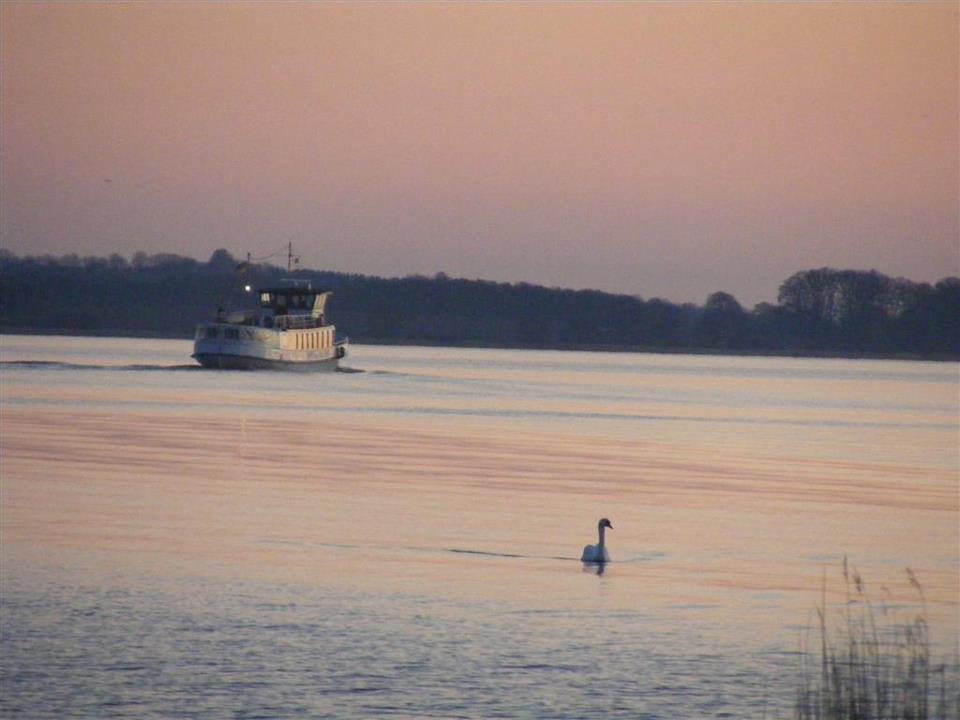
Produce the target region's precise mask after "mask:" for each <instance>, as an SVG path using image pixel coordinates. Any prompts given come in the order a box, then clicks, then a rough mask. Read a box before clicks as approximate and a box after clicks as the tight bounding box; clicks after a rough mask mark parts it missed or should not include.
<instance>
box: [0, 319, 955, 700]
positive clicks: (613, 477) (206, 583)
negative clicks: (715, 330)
mask: <svg viewBox="0 0 960 720" xmlns="http://www.w3.org/2000/svg"><path fill="white" fill-rule="evenodd" d="M190 350H191V345H190V343H189V342H183V341H157V340H128V339H102V338H100V339H92V338H43V337H11V336H4V337H2V338H0V360H2V365H0V392H2V395H0V422H2V426H0V451H2V455H0V457H2V467H0V472H2V485H0V488H2V616H0V622H2V637H0V639H2V653H0V682H2V685H0V689H2V692H0V716H3V717H29V718H43V717H50V718H61V717H98V718H99V717H131V718H147V717H157V718H161V717H163V718H168V717H190V718H253V717H270V718H277V717H378V716H399V717H471V718H473V717H477V718H480V717H549V718H588V717H625V718H626V717H630V718H700V717H703V718H709V717H737V718H741V717H742V718H750V717H756V718H763V717H789V715H790V703H791V700H792V696H793V692H794V684H793V679H792V678H793V677H794V676H795V674H796V668H797V657H796V652H797V649H798V647H799V646H800V645H801V643H802V642H803V638H804V636H805V628H806V627H807V626H808V623H809V622H810V621H811V616H812V613H813V612H814V609H815V608H816V607H817V606H818V604H819V603H820V601H821V593H822V591H823V585H824V577H826V595H827V599H828V603H830V604H831V605H833V604H840V603H842V602H843V600H844V597H845V595H844V587H843V579H842V577H841V575H840V567H841V563H842V559H843V557H844V556H847V557H848V558H849V560H850V562H851V563H853V564H854V565H855V566H856V567H857V568H858V569H859V570H860V572H861V573H862V575H863V577H864V579H865V580H866V582H867V588H868V591H869V592H870V593H871V596H872V597H873V598H874V600H875V601H876V602H877V604H878V605H879V604H882V605H884V606H885V607H886V608H888V612H889V613H891V614H904V615H905V616H907V617H910V616H911V613H915V612H916V611H917V610H918V608H919V598H918V597H917V594H916V592H915V591H914V589H913V588H912V587H911V586H910V583H909V582H908V579H907V577H906V573H905V569H906V568H907V567H910V568H912V569H913V571H915V572H916V574H917V576H918V577H919V579H920V581H921V582H922V583H923V589H924V593H925V596H926V603H927V614H928V616H929V619H930V623H931V632H932V635H933V636H934V637H935V638H936V639H937V643H938V646H939V647H940V648H943V649H944V650H945V651H947V652H948V651H949V650H950V649H951V648H954V647H956V638H957V635H958V628H960V621H958V594H960V580H958V562H960V560H958V547H960V530H958V522H960V507H958V457H960V448H958V415H960V408H958V366H957V365H956V364H933V363H911V362H886V361H884V362H879V361H849V360H812V359H802V360H801V359H782V358H724V357H689V356H661V355H631V354H591V353H555V352H522V351H493V350H454V349H443V348H429V349H428V348H393V347H364V346H357V347H354V348H353V352H352V354H351V355H350V357H349V359H348V362H347V364H348V365H349V366H351V367H352V368H355V369H359V370H363V372H357V373H336V374H328V375H315V376H299V375H285V374H277V373H240V372H218V371H206V370H200V369H198V368H196V367H194V366H193V365H192V363H191V361H190V358H189V354H190ZM602 516H607V517H609V518H610V519H611V520H612V521H613V525H614V528H615V529H614V530H613V531H612V532H610V533H609V534H608V543H609V545H610V551H611V554H612V556H613V559H614V562H613V563H611V564H609V565H608V566H607V567H606V568H605V571H604V572H603V574H602V575H598V574H596V572H595V571H594V569H592V568H585V567H584V566H582V565H581V563H580V562H579V561H578V558H579V555H580V551H581V549H582V547H583V545H585V544H586V543H588V542H596V539H595V537H596V522H597V519H598V518H600V517H602Z"/></svg>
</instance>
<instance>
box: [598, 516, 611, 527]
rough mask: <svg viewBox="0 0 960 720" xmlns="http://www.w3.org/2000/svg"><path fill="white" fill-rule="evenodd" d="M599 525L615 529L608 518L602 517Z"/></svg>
mask: <svg viewBox="0 0 960 720" xmlns="http://www.w3.org/2000/svg"><path fill="white" fill-rule="evenodd" d="M597 527H602V528H610V529H611V530H613V525H611V524H610V521H609V520H607V519H606V518H601V520H600V522H599V523H597Z"/></svg>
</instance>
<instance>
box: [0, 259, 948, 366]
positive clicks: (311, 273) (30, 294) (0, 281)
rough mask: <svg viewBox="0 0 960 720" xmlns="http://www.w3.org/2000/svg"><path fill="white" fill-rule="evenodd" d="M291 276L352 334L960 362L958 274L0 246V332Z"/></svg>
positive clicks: (120, 315)
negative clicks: (569, 273) (655, 288)
mask: <svg viewBox="0 0 960 720" xmlns="http://www.w3.org/2000/svg"><path fill="white" fill-rule="evenodd" d="M291 275H292V276H294V277H296V278H298V279H301V280H308V281H310V282H311V283H312V284H313V286H314V287H322V288H326V289H330V290H333V291H334V301H333V303H332V307H331V311H330V317H331V318H332V320H333V321H334V322H335V323H336V325H337V326H338V330H339V331H340V332H342V333H345V334H349V335H350V337H351V339H352V340H354V341H356V342H379V343H397V344H402V343H409V344H413V343H422V344H438V345H441V344H442V345H465V346H489V347H530V348H570V349H573V348H579V349H607V350H661V351H677V352H682V351H687V352H689V351H715V352H717V351H719V352H738V353H773V354H842V355H876V356H895V355H909V356H919V357H931V358H958V357H960V279H958V278H955V277H951V278H946V279H944V280H941V281H940V282H938V283H936V284H935V285H930V284H928V283H916V282H912V281H910V280H905V279H903V278H889V277H887V276H885V275H882V274H881V273H878V272H875V271H870V272H865V271H856V270H834V269H830V268H821V269H818V270H805V271H802V272H798V273H796V274H794V275H793V276H791V277H790V278H788V279H787V280H786V281H784V283H783V284H782V285H781V286H780V292H779V295H778V298H777V304H771V303H761V304H759V305H757V306H756V307H755V308H753V309H752V310H746V309H744V308H743V307H741V305H740V303H739V302H737V299H736V298H735V297H733V296H732V295H730V294H729V293H726V292H715V293H713V294H712V295H710V296H709V297H708V298H707V299H706V303H705V304H704V305H703V306H702V307H701V306H697V305H693V304H682V305H678V304H675V303H671V302H667V301H665V300H660V299H651V300H643V299H642V298H640V297H634V296H628V295H615V294H611V293H604V292H598V291H595V290H563V289H557V288H545V287H540V286H536V285H529V284H527V283H514V284H509V283H495V282H487V281H483V280H462V279H453V278H449V277H447V276H446V275H445V274H443V273H438V274H437V275H436V276H434V277H422V276H412V277H405V278H381V277H371V276H364V275H351V274H344V273H332V272H322V271H315V270H296V271H294V272H293V273H288V272H287V271H286V270H285V269H282V268H278V267H275V266H273V265H269V264H253V265H248V264H247V263H240V262H238V261H237V259H236V258H234V257H233V256H232V255H230V253H228V252H227V251H225V250H217V251H216V252H214V253H213V255H212V256H211V257H210V259H209V260H208V261H207V262H200V261H197V260H194V259H191V258H185V257H180V256H178V255H170V254H159V255H147V254H145V253H142V252H139V253H136V254H135V255H134V256H133V257H132V258H131V259H130V260H129V261H128V260H127V259H126V258H124V257H122V256H120V255H111V256H110V257H108V258H101V257H84V258H80V257H77V256H76V255H67V256H64V257H56V258H54V257H47V256H44V257H29V256H28V257H17V256H16V255H14V254H12V253H10V252H7V251H0V331H3V332H8V333H9V332H70V333H83V334H100V335H153V336H162V337H191V336H192V334H193V330H194V326H195V325H196V323H198V322H200V321H202V320H205V319H207V318H209V317H210V316H211V314H212V312H213V311H214V310H215V309H216V308H217V307H218V306H223V307H235V306H237V305H239V304H241V303H243V302H245V301H246V302H252V300H253V298H252V297H251V296H249V295H246V294H245V293H244V292H243V285H244V284H246V283H249V284H251V285H253V286H254V287H258V286H265V285H275V284H278V283H280V282H281V281H282V280H283V279H284V278H287V277H290V276H291Z"/></svg>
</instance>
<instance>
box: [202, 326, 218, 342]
mask: <svg viewBox="0 0 960 720" xmlns="http://www.w3.org/2000/svg"><path fill="white" fill-rule="evenodd" d="M217 330H218V328H215V327H208V328H207V329H206V331H205V332H204V334H203V336H204V337H205V338H206V339H207V340H216V339H217Z"/></svg>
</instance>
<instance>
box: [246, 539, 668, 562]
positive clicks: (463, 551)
mask: <svg viewBox="0 0 960 720" xmlns="http://www.w3.org/2000/svg"><path fill="white" fill-rule="evenodd" d="M259 542H260V543H261V544H264V545H286V546H289V547H295V548H300V549H309V548H315V549H319V548H332V549H336V550H401V551H405V552H417V553H433V554H453V555H467V556H475V557H489V558H502V559H505V560H559V561H563V562H581V559H580V557H579V556H572V555H527V554H523V553H509V552H496V551H493V550H474V549H470V548H431V547H422V546H416V545H356V544H349V543H307V542H298V541H296V540H261V541H259ZM666 556H667V555H666V553H662V552H651V553H647V554H643V555H634V556H631V557H627V558H624V559H622V560H616V561H611V562H617V563H618V564H628V563H648V562H655V561H657V560H660V559H663V558H665V557H666Z"/></svg>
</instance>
